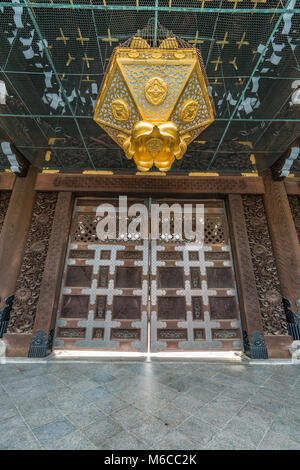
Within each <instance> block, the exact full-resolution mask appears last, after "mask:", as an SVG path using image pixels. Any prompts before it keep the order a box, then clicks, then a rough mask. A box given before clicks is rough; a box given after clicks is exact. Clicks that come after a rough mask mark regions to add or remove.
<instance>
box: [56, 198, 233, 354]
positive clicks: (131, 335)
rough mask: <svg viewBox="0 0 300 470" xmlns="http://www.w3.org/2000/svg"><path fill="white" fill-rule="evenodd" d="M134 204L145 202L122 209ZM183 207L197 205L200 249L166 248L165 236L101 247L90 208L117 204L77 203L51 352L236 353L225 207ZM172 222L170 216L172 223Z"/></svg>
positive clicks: (216, 203)
mask: <svg viewBox="0 0 300 470" xmlns="http://www.w3.org/2000/svg"><path fill="white" fill-rule="evenodd" d="M135 202H140V203H141V202H142V203H144V202H145V201H144V200H137V199H136V200H129V201H128V203H129V207H130V204H132V203H135ZM147 202H148V204H147V205H148V207H149V208H150V207H151V204H150V201H147ZM156 202H157V203H159V204H161V203H166V202H167V203H168V204H169V207H170V206H172V205H173V204H174V203H177V201H176V200H175V201H174V200H166V199H163V200H159V201H156ZM184 202H185V203H190V204H192V205H194V206H195V204H196V203H197V204H200V203H201V204H203V206H204V235H205V238H204V247H203V250H202V249H201V250H199V249H196V248H195V247H192V246H190V245H191V243H190V242H189V240H187V239H185V240H182V241H174V240H172V242H170V241H169V240H166V236H165V235H164V234H162V238H160V239H158V240H154V239H152V237H151V235H152V234H151V233H149V235H148V238H147V239H143V240H136V239H135V240H131V239H130V238H129V240H128V241H126V242H125V241H122V239H119V240H109V241H107V242H102V243H101V241H100V240H99V239H98V237H97V233H96V225H97V223H98V218H97V216H96V210H97V207H98V205H100V204H101V203H106V204H112V205H113V207H114V208H115V209H116V208H117V207H118V206H117V205H118V200H117V199H111V198H110V199H107V198H106V199H105V198H101V199H95V198H86V197H85V198H77V199H76V201H75V206H74V213H73V221H72V225H71V232H70V237H69V244H68V250H67V257H66V263H65V268H64V275H63V286H62V290H61V296H60V301H59V309H58V319H57V324H56V333H55V341H54V346H55V348H57V349H69V348H70V349H74V348H75V349H80V348H82V349H84V348H88V349H94V348H96V349H102V350H103V349H104V350H118V349H119V350H126V351H140V352H146V351H150V352H159V351H164V350H171V351H186V350H193V351H197V350H205V349H210V350H220V349H221V350H222V349H223V350H224V349H225V350H241V349H242V332H241V323H240V315H239V309H238V299H237V290H236V284H235V276H234V269H233V260H232V254H231V246H230V240H229V233H228V226H227V220H226V213H225V206H224V201H223V200H221V199H216V200H211V199H206V200H202V201H198V200H197V201H195V200H193V199H190V200H186V201H184ZM180 204H181V205H182V204H183V201H182V200H181V201H180ZM149 216H150V211H149ZM173 217H174V214H173V213H170V223H171V225H174V224H173V223H172V222H173ZM99 219H100V218H99ZM171 228H173V227H171ZM129 236H131V234H129ZM132 236H133V235H132ZM123 237H124V235H123Z"/></svg>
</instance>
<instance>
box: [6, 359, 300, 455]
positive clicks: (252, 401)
mask: <svg viewBox="0 0 300 470" xmlns="http://www.w3.org/2000/svg"><path fill="white" fill-rule="evenodd" d="M299 397H300V366H299V365H289V364H284V365H274V364H271V363H270V364H261V365H254V364H245V365H244V364H230V363H225V364H222V363H208V362H206V363H203V362H185V363H183V362H176V363H175V362H152V363H144V362H128V361H127V362H107V361H106V362H92V361H87V362H70V361H68V362H61V361H60V362H58V361H48V362H42V363H17V364H12V363H8V364H2V365H0V449H107V450H117V449H125V450H133V449H148V450H151V449H153V450H195V449H300V400H299Z"/></svg>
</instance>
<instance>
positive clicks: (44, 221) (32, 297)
mask: <svg viewBox="0 0 300 470" xmlns="http://www.w3.org/2000/svg"><path fill="white" fill-rule="evenodd" d="M56 201H57V193H56V192H51V193H47V192H38V193H37V195H36V201H35V204H34V207H33V213H32V217H31V223H30V227H29V231H28V234H27V240H26V245H25V250H24V257H23V262H22V266H21V269H20V273H19V277H18V281H17V286H16V292H15V300H14V304H13V307H12V310H11V313H10V320H9V324H8V329H7V332H8V333H30V332H31V331H32V329H33V325H34V319H35V313H36V307H37V302H38V298H39V293H40V286H41V282H42V276H43V272H44V265H45V261H46V256H47V251H48V244H49V238H50V235H51V229H52V222H53V217H54V212H55V206H56Z"/></svg>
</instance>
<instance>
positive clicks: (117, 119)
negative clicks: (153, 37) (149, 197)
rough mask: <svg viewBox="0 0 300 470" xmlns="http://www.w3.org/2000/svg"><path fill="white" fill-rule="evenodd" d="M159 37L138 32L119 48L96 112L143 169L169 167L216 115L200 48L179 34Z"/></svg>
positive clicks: (165, 168)
mask: <svg viewBox="0 0 300 470" xmlns="http://www.w3.org/2000/svg"><path fill="white" fill-rule="evenodd" d="M159 41H160V42H159V44H158V47H151V46H150V45H149V43H148V42H147V41H146V39H144V38H143V37H141V36H140V35H139V36H137V37H134V38H131V39H129V40H128V41H127V42H126V43H125V44H124V45H123V46H121V47H117V48H116V49H115V51H114V55H113V57H112V60H111V61H110V65H109V69H108V71H107V74H106V77H105V80H104V83H103V85H102V87H101V89H100V93H99V96H98V100H97V105H96V108H95V113H94V120H95V121H96V122H97V124H99V126H101V127H102V128H103V129H104V130H105V132H107V133H108V134H109V135H110V137H111V138H112V139H113V140H114V141H115V142H116V143H117V144H118V145H119V146H120V147H122V148H123V150H124V152H125V155H126V157H127V158H132V159H133V160H134V161H135V163H136V165H137V168H138V169H139V170H140V171H148V170H149V169H150V168H151V167H152V166H153V165H155V166H156V167H157V168H158V169H159V170H161V171H167V170H169V169H170V168H171V166H172V164H173V162H174V160H175V159H179V158H182V157H183V155H184V153H185V151H186V149H187V145H188V144H189V143H191V142H192V141H193V140H194V139H195V138H196V137H198V135H199V134H200V133H201V132H202V131H203V130H204V129H206V128H207V127H208V126H209V125H210V124H211V123H212V122H213V120H214V108H213V103H212V99H211V98H210V96H209V94H208V91H207V81H206V75H205V70H204V67H203V64H202V61H201V57H200V55H199V52H198V51H197V50H196V49H195V48H191V47H190V45H189V44H188V43H184V41H183V40H181V39H178V38H176V37H170V36H166V37H165V38H163V39H161V40H159ZM184 44H186V47H185V46H184Z"/></svg>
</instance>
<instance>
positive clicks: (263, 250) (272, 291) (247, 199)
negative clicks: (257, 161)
mask: <svg viewBox="0 0 300 470" xmlns="http://www.w3.org/2000/svg"><path fill="white" fill-rule="evenodd" d="M242 200H243V206H244V214H245V219H246V226H247V233H248V238H249V245H250V251H251V257H252V263H253V269H254V275H255V281H256V288H257V292H258V297H259V304H260V311H261V315H262V321H263V328H264V333H265V334H268V335H282V334H287V324H286V319H285V313H284V309H283V304H282V296H281V292H280V284H279V279H278V274H277V269H276V265H275V261H274V254H273V250H272V244H271V239H270V235H269V230H268V225H267V219H266V215H265V209H264V203H263V198H262V196H257V195H243V196H242Z"/></svg>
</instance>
